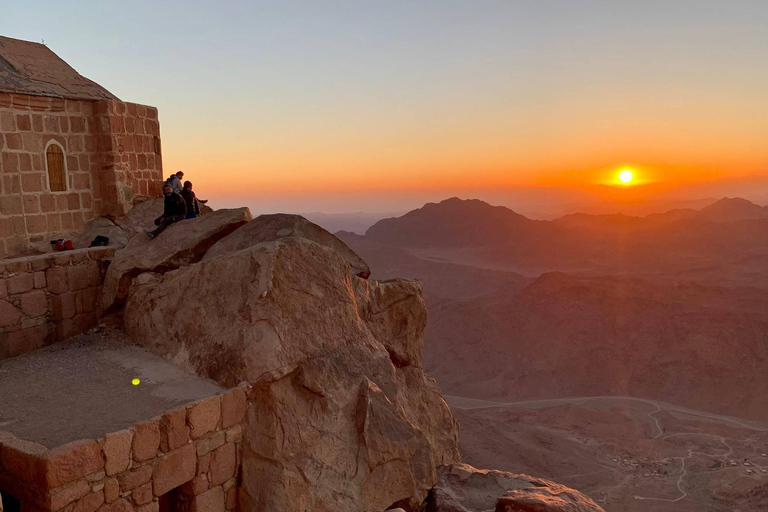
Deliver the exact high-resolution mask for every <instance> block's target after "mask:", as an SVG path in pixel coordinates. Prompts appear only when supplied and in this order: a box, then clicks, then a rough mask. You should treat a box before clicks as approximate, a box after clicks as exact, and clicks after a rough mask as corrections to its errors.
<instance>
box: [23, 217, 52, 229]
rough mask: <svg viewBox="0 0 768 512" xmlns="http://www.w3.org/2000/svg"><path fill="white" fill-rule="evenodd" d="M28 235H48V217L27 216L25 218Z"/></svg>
mask: <svg viewBox="0 0 768 512" xmlns="http://www.w3.org/2000/svg"><path fill="white" fill-rule="evenodd" d="M24 220H25V222H26V223H27V232H28V233H46V232H47V231H48V216H47V215H27V216H25V217H24Z"/></svg>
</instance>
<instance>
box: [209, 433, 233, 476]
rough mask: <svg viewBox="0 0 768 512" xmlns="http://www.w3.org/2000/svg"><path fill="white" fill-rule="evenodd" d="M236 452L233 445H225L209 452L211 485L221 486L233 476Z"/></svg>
mask: <svg viewBox="0 0 768 512" xmlns="http://www.w3.org/2000/svg"><path fill="white" fill-rule="evenodd" d="M236 468H237V450H236V448H235V443H227V444H225V445H224V446H221V447H219V448H216V449H215V450H213V452H211V468H210V471H211V485H212V486H216V485H221V484H223V483H224V482H226V481H227V480H229V479H230V478H232V477H233V476H234V475H235V469H236Z"/></svg>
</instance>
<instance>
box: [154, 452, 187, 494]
mask: <svg viewBox="0 0 768 512" xmlns="http://www.w3.org/2000/svg"><path fill="white" fill-rule="evenodd" d="M196 463H197V458H196V454H195V447H194V446H193V445H192V444H188V445H186V446H184V447H183V448H179V449H178V450H175V451H172V452H171V453H168V454H167V455H163V456H161V457H159V458H158V461H157V465H156V466H155V471H154V474H153V485H154V493H155V496H162V495H163V494H165V493H167V492H168V491H170V490H171V489H175V488H176V487H178V486H180V485H182V484H185V483H187V482H189V481H190V480H192V479H193V478H194V477H195V469H196V465H197V464H196Z"/></svg>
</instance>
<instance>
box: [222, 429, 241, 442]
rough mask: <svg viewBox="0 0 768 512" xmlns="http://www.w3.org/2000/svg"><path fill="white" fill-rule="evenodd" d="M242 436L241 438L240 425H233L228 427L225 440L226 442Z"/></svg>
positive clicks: (237, 439)
mask: <svg viewBox="0 0 768 512" xmlns="http://www.w3.org/2000/svg"><path fill="white" fill-rule="evenodd" d="M242 438H243V426H242V425H235V426H234V427H232V428H230V429H229V430H227V432H226V440H227V442H228V443H229V442H232V441H239V440H240V439H242Z"/></svg>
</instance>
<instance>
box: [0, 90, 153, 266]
mask: <svg viewBox="0 0 768 512" xmlns="http://www.w3.org/2000/svg"><path fill="white" fill-rule="evenodd" d="M52 141H55V142H56V143H58V144H59V145H61V146H62V148H63V150H64V153H65V157H66V158H65V162H66V171H67V190H66V191H62V192H51V191H50V188H49V185H48V174H47V168H46V153H45V152H46V147H47V145H48V144H49V143H50V142H52ZM162 173H163V172H162V157H161V155H160V125H159V122H158V119H157V109H156V108H154V107H147V106H144V105H136V104H133V103H123V102H120V101H98V102H93V101H79V100H64V99H61V98H49V97H43V96H27V95H19V94H8V93H0V177H1V178H0V258H3V257H7V256H10V255H17V254H22V253H24V252H26V251H29V250H30V249H31V248H35V249H37V250H42V251H45V250H47V248H48V247H47V246H46V244H47V243H48V242H49V241H50V240H51V239H55V238H61V237H70V236H72V235H73V234H74V233H76V232H77V231H79V230H80V229H81V228H82V227H83V225H84V223H85V222H87V221H88V220H90V219H92V218H94V217H98V216H100V215H104V214H111V215H116V216H119V215H123V214H125V213H126V212H127V211H128V209H130V207H131V205H132V203H133V197H134V196H136V195H146V196H152V195H159V194H160V189H159V187H160V184H161V182H162V178H163V176H162Z"/></svg>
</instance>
